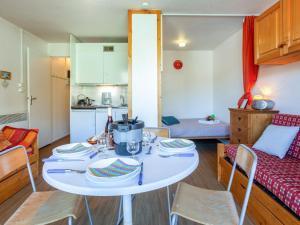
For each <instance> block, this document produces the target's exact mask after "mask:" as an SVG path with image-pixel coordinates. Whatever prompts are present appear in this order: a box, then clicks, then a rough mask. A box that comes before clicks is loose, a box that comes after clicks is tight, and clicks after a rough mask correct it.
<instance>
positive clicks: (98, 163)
mask: <svg viewBox="0 0 300 225" xmlns="http://www.w3.org/2000/svg"><path fill="white" fill-rule="evenodd" d="M118 159H119V160H121V161H123V162H124V163H126V164H128V165H135V166H137V165H139V164H140V163H139V162H138V161H137V160H135V159H132V158H122V157H114V158H108V159H100V160H98V161H96V162H93V163H91V164H89V165H88V166H87V169H86V170H87V172H86V177H87V178H88V179H89V180H90V181H93V182H97V183H107V182H109V183H112V182H121V181H122V182H123V181H124V180H128V179H131V178H134V177H136V176H137V175H138V173H139V172H140V167H137V168H136V169H135V170H134V171H133V172H131V173H128V174H125V175H122V176H116V177H97V176H94V175H93V174H92V172H91V171H90V170H89V168H105V167H108V166H109V165H111V164H112V163H113V162H115V161H116V160H118Z"/></svg>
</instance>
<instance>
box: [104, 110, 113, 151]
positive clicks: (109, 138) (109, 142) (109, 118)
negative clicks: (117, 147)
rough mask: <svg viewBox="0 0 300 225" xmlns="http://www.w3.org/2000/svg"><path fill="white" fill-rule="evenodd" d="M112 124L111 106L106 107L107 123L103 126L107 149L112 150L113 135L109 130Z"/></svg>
mask: <svg viewBox="0 0 300 225" xmlns="http://www.w3.org/2000/svg"><path fill="white" fill-rule="evenodd" d="M112 123H113V118H112V108H111V106H110V107H108V109H107V122H106V125H105V135H106V138H107V139H106V140H107V143H106V144H107V147H108V149H113V148H114V137H113V133H112V130H111V124H112Z"/></svg>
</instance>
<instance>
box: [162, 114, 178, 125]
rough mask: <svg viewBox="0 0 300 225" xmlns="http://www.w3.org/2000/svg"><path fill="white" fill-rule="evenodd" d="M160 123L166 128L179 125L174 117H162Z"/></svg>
mask: <svg viewBox="0 0 300 225" xmlns="http://www.w3.org/2000/svg"><path fill="white" fill-rule="evenodd" d="M162 122H163V124H165V125H167V126H172V125H174V124H179V123H180V122H179V120H178V119H177V118H175V117H174V116H163V117H162Z"/></svg>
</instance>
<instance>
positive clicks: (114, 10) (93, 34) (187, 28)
mask: <svg viewBox="0 0 300 225" xmlns="http://www.w3.org/2000/svg"><path fill="white" fill-rule="evenodd" d="M144 1H146V0H144ZM148 1H149V8H156V9H161V10H162V11H163V13H205V14H216V13H218V14H257V13H260V12H261V11H262V10H264V9H266V8H267V7H269V6H270V5H272V4H273V3H274V2H276V1H277V0H226V1H224V0H148ZM141 2H142V0H21V1H20V0H0V17H3V18H5V19H7V20H9V21H11V22H13V23H15V24H17V25H18V26H20V27H23V28H24V29H25V30H28V31H30V32H31V33H33V34H35V35H37V36H39V37H41V38H42V39H44V40H46V41H48V42H66V41H68V39H69V34H70V33H72V34H74V35H75V36H77V37H79V38H80V39H82V40H95V38H99V39H101V40H105V41H107V40H111V39H112V40H120V41H122V40H126V37H127V9H130V8H140V7H141ZM241 21H242V18H231V17H230V18H211V17H209V18H207V17H188V18H187V17H164V46H165V48H166V49H176V48H177V47H176V45H175V44H174V43H173V42H174V41H175V40H178V38H180V37H182V38H186V40H187V41H188V42H189V43H188V45H187V47H186V49H212V48H214V47H215V46H216V45H217V44H219V43H220V41H221V40H224V38H226V37H228V36H229V35H230V34H232V33H233V32H235V31H237V30H238V29H240V27H241Z"/></svg>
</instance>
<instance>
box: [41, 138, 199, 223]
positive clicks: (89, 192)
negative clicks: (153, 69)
mask: <svg viewBox="0 0 300 225" xmlns="http://www.w3.org/2000/svg"><path fill="white" fill-rule="evenodd" d="M160 139H161V138H159V139H158V140H160ZM145 152H147V150H143V152H142V153H140V154H139V155H137V158H138V160H139V161H140V162H143V167H144V168H143V183H142V185H139V184H138V177H139V176H137V177H136V178H134V179H132V180H129V181H125V182H124V183H122V184H121V185H120V184H118V185H117V186H112V185H110V186H103V185H100V184H97V183H94V182H92V181H90V180H88V179H87V178H86V175H85V174H79V173H47V170H48V169H76V170H86V168H87V166H88V164H89V163H91V162H94V161H97V160H99V159H102V158H104V157H116V154H115V153H114V151H109V153H105V154H102V153H100V154H98V155H97V156H96V157H94V158H93V159H90V158H89V156H86V157H83V159H84V161H76V162H75V161H72V162H67V161H64V162H45V163H44V166H43V178H44V180H45V181H46V182H47V183H48V184H49V185H51V186H52V187H54V188H56V189H58V190H61V191H64V192H68V193H73V194H77V195H83V196H122V198H123V219H124V223H123V224H124V225H132V224H133V222H132V197H131V195H133V194H138V193H143V192H148V191H153V190H157V189H160V188H163V187H167V186H169V185H172V184H174V183H177V182H178V181H180V180H182V179H184V178H185V177H187V176H189V175H190V174H191V173H192V172H193V171H194V170H195V169H196V168H197V166H198V163H199V156H198V153H197V151H196V150H194V156H192V157H177V156H171V157H168V158H163V157H161V156H159V154H158V153H159V150H158V146H157V145H153V148H152V153H151V154H150V155H148V154H145Z"/></svg>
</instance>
